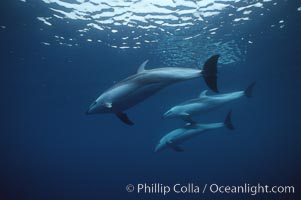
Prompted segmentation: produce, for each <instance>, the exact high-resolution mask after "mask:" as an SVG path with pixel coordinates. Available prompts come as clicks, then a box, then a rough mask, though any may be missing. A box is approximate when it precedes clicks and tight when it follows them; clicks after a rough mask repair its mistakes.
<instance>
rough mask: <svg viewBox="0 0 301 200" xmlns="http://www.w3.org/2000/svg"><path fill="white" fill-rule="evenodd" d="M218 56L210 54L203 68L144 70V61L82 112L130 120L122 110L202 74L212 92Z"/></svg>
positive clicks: (215, 80) (131, 123)
mask: <svg viewBox="0 0 301 200" xmlns="http://www.w3.org/2000/svg"><path fill="white" fill-rule="evenodd" d="M218 58H219V55H214V56H212V57H210V58H209V59H208V60H207V61H206V62H205V64H204V66H203V69H202V70H201V69H191V68H178V67H166V68H157V69H150V70H146V69H145V66H146V64H147V62H148V60H146V61H145V62H144V63H142V64H141V65H140V67H139V69H138V71H137V73H136V74H134V75H132V76H130V77H128V78H126V79H124V80H122V81H120V82H118V83H116V84H115V85H113V86H112V87H111V88H109V89H108V90H107V91H105V92H103V93H102V94H101V95H100V96H99V97H98V98H97V99H96V100H95V101H94V102H93V103H92V104H91V105H90V107H89V108H88V110H87V111H86V114H101V113H113V114H115V115H116V116H117V117H118V118H119V119H120V120H121V121H122V122H124V123H125V124H127V125H133V124H134V123H133V122H132V121H131V120H130V119H129V118H128V116H127V115H126V114H125V113H124V111H125V110H127V109H129V108H131V107H133V106H135V105H136V104H138V103H139V102H141V101H143V100H144V99H146V98H148V97H150V96H152V95H153V94H155V93H156V92H157V91H159V90H161V89H162V88H164V87H166V86H168V85H171V84H173V83H177V82H181V81H186V80H190V79H195V78H198V77H201V76H203V78H204V80H205V82H206V84H207V86H208V87H209V88H210V89H211V90H213V91H214V92H218V88H217V61H218Z"/></svg>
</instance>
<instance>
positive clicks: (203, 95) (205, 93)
mask: <svg viewBox="0 0 301 200" xmlns="http://www.w3.org/2000/svg"><path fill="white" fill-rule="evenodd" d="M207 92H208V90H204V91H203V92H202V93H201V94H200V95H199V98H202V97H206V96H207Z"/></svg>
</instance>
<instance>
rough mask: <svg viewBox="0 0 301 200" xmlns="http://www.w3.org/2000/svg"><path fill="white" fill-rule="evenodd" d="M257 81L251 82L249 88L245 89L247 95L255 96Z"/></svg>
mask: <svg viewBox="0 0 301 200" xmlns="http://www.w3.org/2000/svg"><path fill="white" fill-rule="evenodd" d="M255 83H256V82H255V81H254V82H253V83H251V84H250V85H249V86H248V87H247V89H245V91H244V94H245V95H246V97H252V96H253V87H254V85H255Z"/></svg>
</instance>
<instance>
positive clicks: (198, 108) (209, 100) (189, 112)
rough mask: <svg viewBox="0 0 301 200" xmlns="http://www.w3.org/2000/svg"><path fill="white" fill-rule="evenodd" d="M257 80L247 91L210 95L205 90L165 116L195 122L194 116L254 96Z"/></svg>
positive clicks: (175, 107)
mask: <svg viewBox="0 0 301 200" xmlns="http://www.w3.org/2000/svg"><path fill="white" fill-rule="evenodd" d="M254 85H255V82H253V83H252V84H250V85H249V87H247V88H246V90H245V91H238V92H231V93H227V94H219V95H211V96H208V95H207V94H206V93H207V92H208V91H207V90H205V91H203V92H202V93H201V94H200V96H199V97H198V98H195V99H191V100H189V101H186V102H184V103H181V104H179V105H176V106H174V107H172V108H171V109H169V110H168V111H167V112H165V113H164V115H163V118H177V117H178V118H182V119H183V120H184V121H186V122H189V123H194V121H193V120H192V117H193V116H195V115H197V114H200V113H204V112H208V111H211V110H213V109H214V108H217V107H221V106H222V105H224V104H226V103H228V102H231V101H233V100H236V99H239V98H241V97H243V96H246V97H252V93H253V87H254Z"/></svg>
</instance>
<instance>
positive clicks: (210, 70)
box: [201, 55, 219, 93]
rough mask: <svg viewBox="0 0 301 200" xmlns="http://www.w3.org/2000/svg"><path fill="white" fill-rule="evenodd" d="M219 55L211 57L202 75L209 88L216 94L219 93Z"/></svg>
mask: <svg viewBox="0 0 301 200" xmlns="http://www.w3.org/2000/svg"><path fill="white" fill-rule="evenodd" d="M218 58H219V55H214V56H212V57H210V58H209V59H208V60H207V61H206V62H205V64H204V66H203V70H202V72H201V73H202V75H203V76H204V79H205V82H206V84H207V86H208V87H209V88H210V89H211V90H212V91H214V92H216V93H218V92H219V91H218V88H217V61H218Z"/></svg>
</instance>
